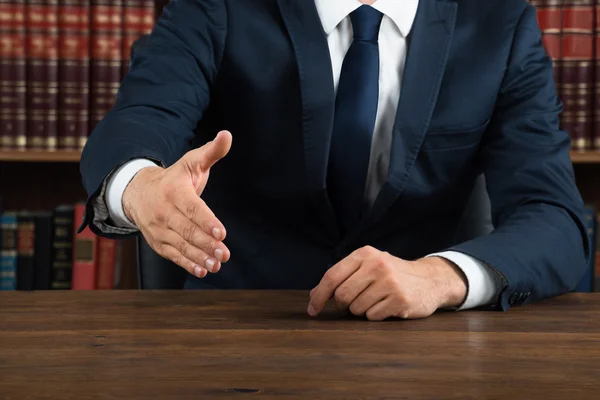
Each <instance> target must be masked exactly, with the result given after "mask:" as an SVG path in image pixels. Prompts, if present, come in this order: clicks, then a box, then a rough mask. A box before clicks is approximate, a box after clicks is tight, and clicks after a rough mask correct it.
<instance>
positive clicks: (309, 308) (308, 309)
mask: <svg viewBox="0 0 600 400" xmlns="http://www.w3.org/2000/svg"><path fill="white" fill-rule="evenodd" d="M306 311H307V312H308V315H310V316H311V317H314V316H315V315H316V314H317V313H316V312H315V308H314V307H313V306H312V304H309V305H308V308H307V309H306Z"/></svg>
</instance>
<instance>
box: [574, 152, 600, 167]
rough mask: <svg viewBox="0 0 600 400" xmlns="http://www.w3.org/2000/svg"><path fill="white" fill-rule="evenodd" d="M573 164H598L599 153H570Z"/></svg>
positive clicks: (599, 161)
mask: <svg viewBox="0 0 600 400" xmlns="http://www.w3.org/2000/svg"><path fill="white" fill-rule="evenodd" d="M571 160H572V161H573V164H600V151H585V152H575V151H572V152H571Z"/></svg>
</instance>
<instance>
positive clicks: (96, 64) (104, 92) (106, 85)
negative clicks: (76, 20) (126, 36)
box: [90, 0, 123, 131]
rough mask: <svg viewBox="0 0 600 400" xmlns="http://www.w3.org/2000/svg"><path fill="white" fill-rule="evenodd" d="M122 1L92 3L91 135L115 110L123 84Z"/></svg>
mask: <svg viewBox="0 0 600 400" xmlns="http://www.w3.org/2000/svg"><path fill="white" fill-rule="evenodd" d="M122 4H123V3H122V0H92V2H91V7H92V11H91V15H92V18H91V29H92V32H91V42H92V43H91V51H92V61H91V76H92V82H91V89H92V93H91V98H90V108H91V114H90V131H91V130H93V129H94V128H95V127H96V125H97V124H98V123H99V122H100V121H101V120H102V119H103V118H104V116H105V115H106V113H107V112H108V111H109V110H110V108H111V107H112V106H113V104H114V102H115V99H116V95H117V91H118V89H119V85H120V82H121V68H122V67H121V52H122V45H121V42H122V23H121V15H122V7H123V6H122Z"/></svg>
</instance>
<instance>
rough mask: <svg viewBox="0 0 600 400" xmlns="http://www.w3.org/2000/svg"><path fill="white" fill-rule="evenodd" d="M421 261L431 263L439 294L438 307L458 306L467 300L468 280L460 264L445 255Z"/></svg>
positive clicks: (432, 274)
mask: <svg viewBox="0 0 600 400" xmlns="http://www.w3.org/2000/svg"><path fill="white" fill-rule="evenodd" d="M419 261H422V262H425V263H427V264H428V265H429V268H430V271H431V279H432V282H433V284H434V290H435V292H436V293H438V294H439V306H438V308H452V307H458V306H460V305H461V304H462V303H463V302H464V301H465V299H466V297H467V289H468V281H467V277H466V276H465V274H464V273H463V271H462V270H461V269H460V268H459V267H458V265H456V264H455V263H453V262H452V261H450V260H448V259H446V258H443V257H427V258H424V259H422V260H419Z"/></svg>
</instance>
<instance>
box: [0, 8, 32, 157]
mask: <svg viewBox="0 0 600 400" xmlns="http://www.w3.org/2000/svg"><path fill="white" fill-rule="evenodd" d="M0 22H1V23H0V42H1V43H2V46H0V148H2V149H18V150H23V149H25V148H26V145H27V140H26V126H25V124H26V115H27V114H26V113H27V104H26V79H25V0H0Z"/></svg>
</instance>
